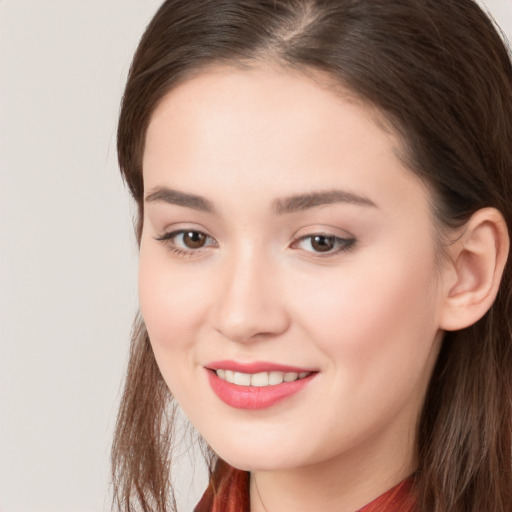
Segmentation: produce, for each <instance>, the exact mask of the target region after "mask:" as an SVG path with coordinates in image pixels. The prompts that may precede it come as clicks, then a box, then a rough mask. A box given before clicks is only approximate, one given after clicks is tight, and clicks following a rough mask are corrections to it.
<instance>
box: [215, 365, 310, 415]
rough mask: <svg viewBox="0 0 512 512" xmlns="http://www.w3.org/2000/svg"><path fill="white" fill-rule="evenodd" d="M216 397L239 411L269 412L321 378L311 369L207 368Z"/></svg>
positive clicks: (267, 366)
mask: <svg viewBox="0 0 512 512" xmlns="http://www.w3.org/2000/svg"><path fill="white" fill-rule="evenodd" d="M206 369H207V370H208V379H209V383H210V386H211V388H212V390H213V391H214V393H215V394H216V395H217V396H218V397H219V398H220V399H221V400H222V401H223V402H224V403H226V404H227V405H229V406H231V407H234V408H236V409H249V410H257V409H266V408H268V407H271V406H273V405H275V404H276V403H278V402H280V401H282V400H284V399H286V398H288V397H291V396H293V395H295V394H296V393H298V392H299V391H301V390H302V389H304V388H305V387H306V386H307V385H308V384H309V383H310V382H311V381H312V380H313V378H314V377H315V376H316V375H317V373H318V372H317V371H315V370H311V369H309V368H298V367H293V366H286V365H278V364H274V363H266V362H256V363H250V364H242V363H237V362H235V361H216V362H212V363H209V364H208V365H206Z"/></svg>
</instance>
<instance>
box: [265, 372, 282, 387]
mask: <svg viewBox="0 0 512 512" xmlns="http://www.w3.org/2000/svg"><path fill="white" fill-rule="evenodd" d="M283 380H284V373H283V372H269V374H268V383H269V385H270V386H277V385H278V384H282V382H283Z"/></svg>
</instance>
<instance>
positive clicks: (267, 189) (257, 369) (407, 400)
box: [139, 67, 442, 470]
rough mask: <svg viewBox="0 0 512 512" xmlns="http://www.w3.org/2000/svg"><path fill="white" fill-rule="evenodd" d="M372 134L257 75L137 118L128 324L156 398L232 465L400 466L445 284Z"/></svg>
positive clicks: (412, 190)
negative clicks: (136, 313) (137, 211)
mask: <svg viewBox="0 0 512 512" xmlns="http://www.w3.org/2000/svg"><path fill="white" fill-rule="evenodd" d="M379 126H382V125H379V124H378V123H377V122H376V121H375V114H374V112H373V111H372V110H371V109H369V108H368V107H365V106H363V105H362V104H361V103H360V102H357V101H355V100H354V99H353V98H351V97H350V95H349V94H345V95H344V94H343V93H341V92H336V93H335V92H333V90H332V89H329V88H327V87H325V86H323V85H321V84H320V82H319V81H318V80H317V81H315V80H314V79H313V78H311V77H306V76H305V75H301V74H298V73H297V74H292V73H290V72H286V71H278V70H276V69H268V68H263V67H261V68H254V69H251V70H236V69H234V68H227V67H224V68H221V67H219V68H215V69H211V70H208V71H207V72H204V73H203V74H199V75H198V76H196V77H194V78H192V79H190V80H189V81H188V82H185V83H184V84H182V85H180V86H179V87H177V88H176V89H174V90H172V91H171V92H170V93H169V94H168V95H167V96H166V97H165V98H164V99H163V101H162V102H161V103H160V104H159V106H158V108H157V109H156V111H155V112H154V115H153V117H152V120H151V123H150V126H149V129H148V133H147V140H146V149H145V153H144V161H143V167H144V189H145V206H144V209H145V213H144V223H143V233H142V240H141V248H140V274H139V293H140V305H141V310H142V314H143V317H144V320H145V323H146V327H147V330H148V333H149V337H150V339H151V343H152V347H153V350H154V353H155V357H156V360H157V363H158V365H159V368H160V370H161V372H162V375H163V377H164V379H165V381H166V383H167V384H168V386H169V388H170V390H171V391H172V393H173V395H174V396H175V398H176V399H177V401H178V402H179V403H180V405H181V406H182V408H183V409H184V411H185V413H186V414H187V416H188V417H189V418H190V420H191V422H192V423H193V424H194V425H195V427H196V428H197V429H198V431H199V432H200V433H201V434H202V436H203V437H204V438H205V439H206V441H207V442H208V443H209V444H210V446H211V447H212V448H213V449H214V450H215V451H216V452H217V453H218V454H219V455H220V456H221V457H222V458H224V459H225V460H227V461H228V462H230V463H231V464H233V465H234V466H236V467H239V468H242V469H249V470H272V469H287V468H299V467H306V466H311V465H318V464H332V463H333V462H334V463H336V462H337V461H339V462H340V463H341V461H346V460H349V459H352V461H354V460H357V461H358V463H361V461H366V462H369V461H370V460H371V462H372V464H377V465H378V464H384V465H392V461H395V460H396V461H397V464H398V463H399V464H404V463H405V464H413V455H412V451H413V449H412V445H413V441H414V432H415V426H416V421H417V416H418V414H419V411H420V409H421V403H422V400H423V397H424V393H425V390H426V386H427V384H428V380H429V377H430V374H431V371H432V367H433V364H434V362H435V358H436V355H437V351H438V345H439V341H440V337H441V335H440V329H439V322H438V318H439V315H440V310H441V307H442V297H441V294H440V291H439V290H440V289H441V288H442V287H441V286H440V285H439V281H440V279H441V274H442V273H441V272H440V269H439V268H438V266H437V265H438V264H437V263H436V262H437V261H438V258H437V256H438V254H437V252H438V249H437V248H436V244H435V242H434V238H435V236H434V231H435V228H434V225H433V221H432V216H431V211H430V208H429V193H428V191H427V190H426V188H425V187H424V186H423V185H422V183H421V182H420V181H419V180H418V179H417V178H416V177H415V175H414V174H413V173H412V172H411V171H409V170H407V169H405V168H404V166H403V164H402V163H401V161H400V159H399V158H398V156H397V151H398V148H399V143H398V140H397V139H396V138H395V137H394V136H393V135H391V134H390V133H388V132H386V131H384V130H383V129H382V128H381V127H379Z"/></svg>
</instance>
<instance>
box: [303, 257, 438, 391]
mask: <svg viewBox="0 0 512 512" xmlns="http://www.w3.org/2000/svg"><path fill="white" fill-rule="evenodd" d="M434 261H435V259H434V257H433V255H432V258H431V259H430V260H429V261H428V262H425V265H424V266H422V267H419V266H418V265H417V264H416V263H415V262H414V260H413V259H412V258H403V257H402V259H400V254H397V255H390V258H389V259H384V258H382V257H381V258H379V259H378V261H375V262H368V261H364V262H362V264H361V265H357V266H356V265H354V266H352V267H351V268H350V272H343V271H342V272H340V274H339V275H338V276H337V278H335V279H332V276H328V277H329V278H327V277H326V279H325V281H324V282H323V283H319V282H317V283H316V287H315V288H313V287H311V286H309V287H307V288H309V290H313V291H312V292H310V293H308V294H302V296H303V300H302V303H301V306H300V311H297V313H296V315H295V316H296V317H297V318H299V319H301V320H299V321H301V322H302V325H303V329H304V330H306V331H307V332H308V334H309V337H310V338H311V339H313V340H315V342H316V343H317V345H318V347H319V349H320V350H321V351H322V352H324V353H325V354H326V355H328V359H329V361H330V364H332V365H333V367H334V370H335V371H334V373H335V374H336V378H338V379H342V380H343V381H344V382H348V381H350V387H351V388H352V389H356V388H357V389H364V388H365V387H366V386H374V385H375V386H377V387H378V386H379V385H380V386H381V385H382V382H388V383H389V382H393V381H396V382H397V386H398V385H399V384H398V383H399V382H402V383H403V380H407V379H412V378H414V377H413V376H414V375H420V374H423V366H425V365H427V364H429V363H430V352H431V349H432V347H433V343H434V340H435V338H436V333H437V330H438V329H437V313H436V307H437V302H436V294H435V291H434V288H435V287H434V286H433V279H435V266H434ZM310 284H311V283H310ZM297 295H298V292H296V293H295V296H297ZM356 382H357V383H358V385H357V386H354V383H356ZM379 382H380V384H379Z"/></svg>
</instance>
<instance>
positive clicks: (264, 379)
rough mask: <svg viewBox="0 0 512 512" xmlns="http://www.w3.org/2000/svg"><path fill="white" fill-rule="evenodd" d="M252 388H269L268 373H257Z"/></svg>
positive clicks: (252, 381)
mask: <svg viewBox="0 0 512 512" xmlns="http://www.w3.org/2000/svg"><path fill="white" fill-rule="evenodd" d="M251 386H256V387H259V388H261V387H263V386H268V373H267V372H261V373H255V374H254V375H253V376H252V377H251Z"/></svg>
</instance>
